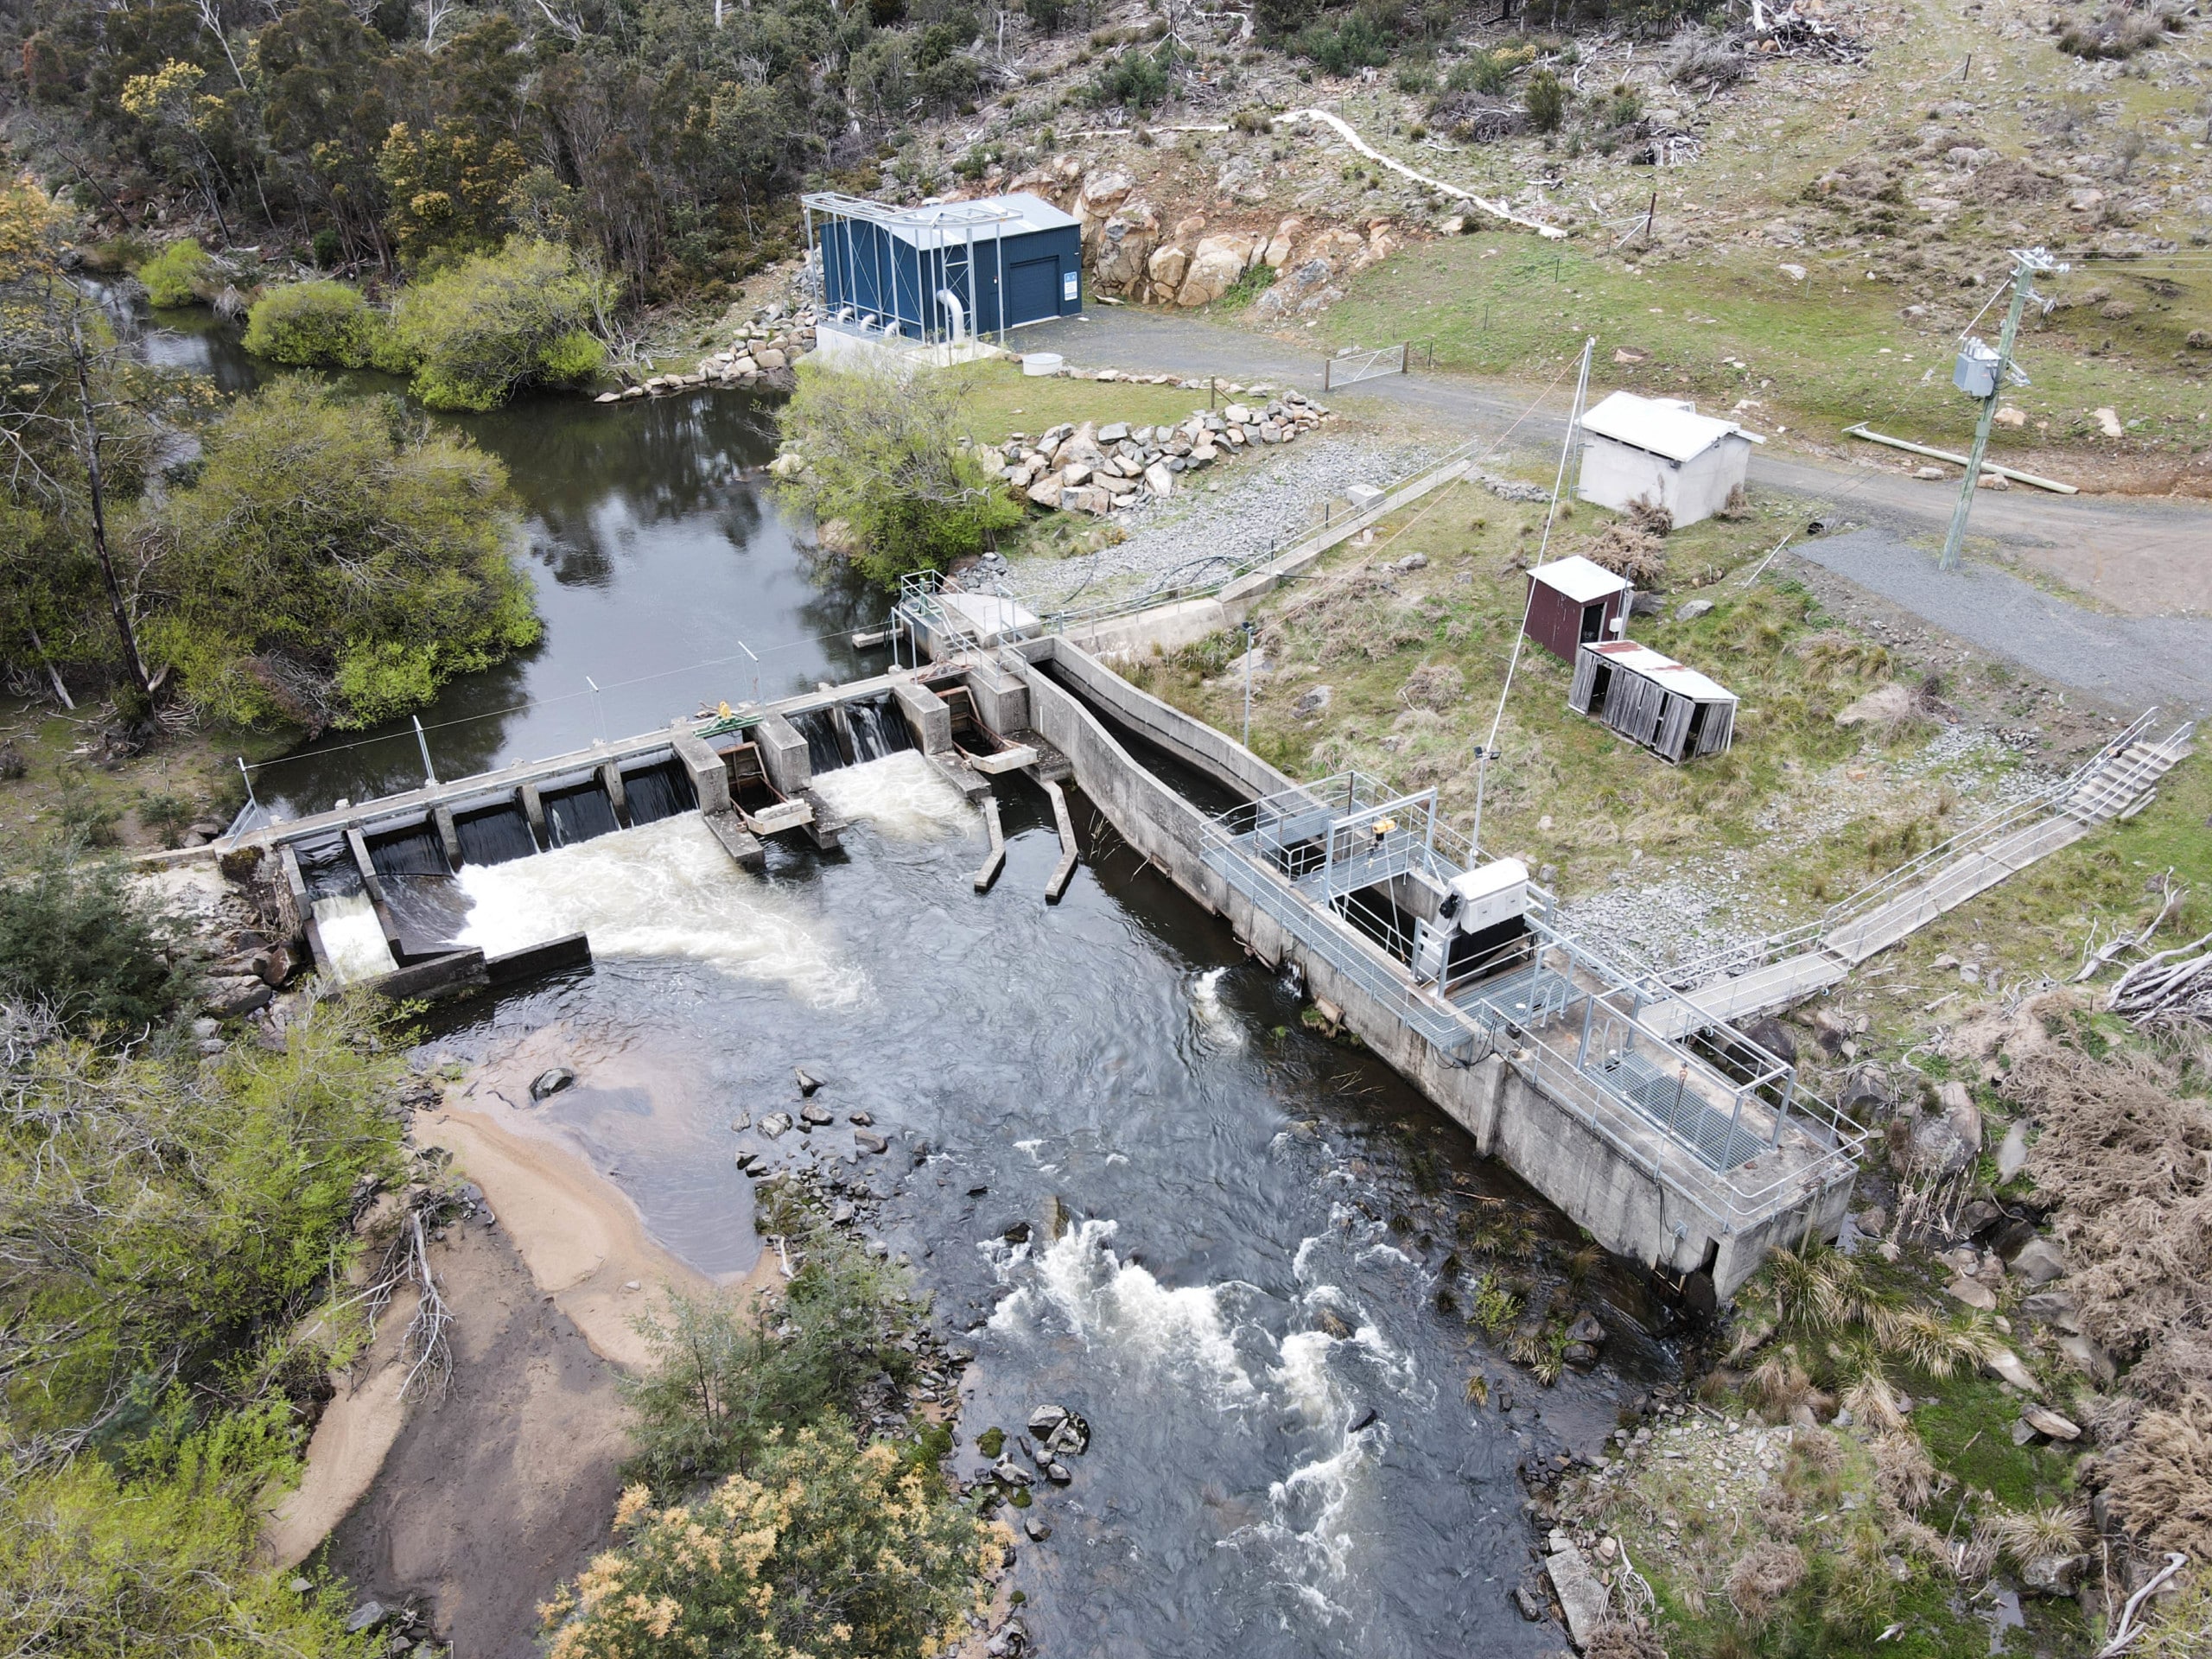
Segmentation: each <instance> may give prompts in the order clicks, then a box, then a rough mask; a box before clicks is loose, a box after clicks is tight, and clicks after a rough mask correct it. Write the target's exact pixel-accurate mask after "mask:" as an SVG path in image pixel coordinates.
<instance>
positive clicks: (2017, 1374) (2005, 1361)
mask: <svg viewBox="0 0 2212 1659" xmlns="http://www.w3.org/2000/svg"><path fill="white" fill-rule="evenodd" d="M1981 1364H1982V1369H1983V1370H1986V1371H1987V1372H1988V1373H1989V1374H1990V1375H1991V1376H1993V1377H1995V1378H1996V1379H1997V1380H1998V1381H1999V1382H2000V1383H2011V1384H2012V1386H2013V1387H2014V1388H2016V1389H2019V1391H2020V1392H2021V1393H2023V1394H2041V1393H2042V1392H2043V1390H2042V1389H2040V1388H2038V1387H2037V1386H2036V1379H2035V1373H2034V1372H2032V1371H2031V1370H2029V1369H2028V1368H2027V1366H2026V1364H2025V1363H2023V1362H2022V1360H2021V1358H2020V1357H2019V1356H2018V1354H2016V1353H2014V1352H2013V1351H2012V1350H2011V1349H2010V1348H1999V1350H1998V1351H1996V1352H1995V1353H1993V1354H1992V1355H1990V1357H1988V1358H1986V1359H1985V1360H1983V1361H1982V1362H1981Z"/></svg>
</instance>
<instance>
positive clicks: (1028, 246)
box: [800, 192, 1083, 346]
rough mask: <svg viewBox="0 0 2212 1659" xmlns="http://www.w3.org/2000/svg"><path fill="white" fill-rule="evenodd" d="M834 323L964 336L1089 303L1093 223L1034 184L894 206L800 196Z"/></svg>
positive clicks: (901, 334)
mask: <svg viewBox="0 0 2212 1659" xmlns="http://www.w3.org/2000/svg"><path fill="white" fill-rule="evenodd" d="M800 200H801V201H802V202H803V203H804V206H805V208H806V213H807V224H808V232H809V241H810V245H812V246H813V249H814V254H815V258H816V260H817V268H818V269H819V270H820V272H821V281H822V306H823V318H824V320H825V321H826V322H827V323H828V324H829V326H831V327H838V328H842V329H845V330H848V331H851V332H855V333H859V334H872V335H874V336H876V337H878V338H884V337H888V338H890V339H893V340H902V341H906V342H908V343H910V344H912V345H919V346H939V345H950V344H957V343H960V342H964V341H969V340H976V339H978V338H981V337H986V336H989V335H994V334H995V335H997V336H999V337H1000V339H1001V342H1003V340H1004V336H1005V333H1006V331H1007V329H1009V328H1019V327H1022V326H1023V325H1024V324H1025V323H1032V322H1043V321H1047V320H1049V319H1051V318H1053V317H1064V316H1072V315H1075V314H1077V312H1079V311H1081V310H1082V309H1083V232H1082V227H1081V226H1080V225H1079V224H1078V223H1077V220H1076V219H1073V218H1071V216H1070V215H1068V214H1066V213H1062V212H1061V211H1060V210H1059V209H1058V208H1057V207H1053V206H1052V204H1051V203H1050V202H1048V201H1045V200H1040V199H1039V198H1038V197H1036V196H1031V195H1010V196H986V197H984V198H982V200H976V201H947V202H937V203H931V204H930V205H927V206H925V207H886V206H884V205H883V204H882V203H880V202H874V201H867V200H862V199H861V198H860V197H857V196H846V195H839V194H835V193H834V192H823V193H819V194H813V195H809V196H804V197H802V198H800Z"/></svg>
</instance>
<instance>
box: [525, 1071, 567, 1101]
mask: <svg viewBox="0 0 2212 1659" xmlns="http://www.w3.org/2000/svg"><path fill="white" fill-rule="evenodd" d="M575 1080H576V1074H575V1072H573V1071H570V1070H569V1068H568V1067H567V1066H565V1065H556V1066H549V1067H548V1068H547V1069H546V1070H544V1071H541V1072H539V1073H538V1074H537V1076H536V1077H532V1078H531V1080H530V1097H531V1099H532V1100H543V1099H544V1098H545V1097H546V1096H548V1095H557V1094H559V1093H560V1092H561V1091H562V1090H563V1089H566V1088H568V1087H569V1085H570V1084H573V1083H575Z"/></svg>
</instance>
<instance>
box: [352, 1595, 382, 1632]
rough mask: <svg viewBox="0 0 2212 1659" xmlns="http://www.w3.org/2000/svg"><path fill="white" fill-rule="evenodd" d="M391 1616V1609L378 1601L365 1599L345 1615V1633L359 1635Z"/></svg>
mask: <svg viewBox="0 0 2212 1659" xmlns="http://www.w3.org/2000/svg"><path fill="white" fill-rule="evenodd" d="M388 1618H391V1610H390V1609H389V1608H387V1607H386V1606H385V1605H384V1603H382V1602H380V1601H365V1602H363V1603H362V1604H361V1605H359V1606H358V1607H356V1608H355V1609H354V1610H353V1611H352V1612H351V1613H348V1614H347V1615H346V1635H348V1636H359V1635H360V1634H361V1632H362V1631H364V1630H374V1629H376V1628H377V1626H378V1625H379V1624H383V1623H384V1622H385V1620H386V1619H388Z"/></svg>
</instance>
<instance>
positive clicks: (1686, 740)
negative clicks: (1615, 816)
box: [1567, 639, 1736, 763]
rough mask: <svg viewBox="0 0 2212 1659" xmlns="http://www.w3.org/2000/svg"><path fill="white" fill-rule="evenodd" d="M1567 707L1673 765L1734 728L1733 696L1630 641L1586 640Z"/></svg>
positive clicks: (1728, 736)
mask: <svg viewBox="0 0 2212 1659" xmlns="http://www.w3.org/2000/svg"><path fill="white" fill-rule="evenodd" d="M1567 706H1568V707H1569V708H1571V709H1573V710H1574V711H1575V712H1576V713H1577V714H1583V715H1591V716H1592V717H1593V718H1595V719H1598V720H1602V721H1605V724H1606V725H1608V726H1610V727H1611V728H1613V729H1614V730H1615V731H1617V732H1618V733H1619V734H1621V735H1622V736H1623V737H1625V738H1627V739H1628V740H1629V741H1630V742H1632V743H1640V744H1642V745H1643V747H1645V748H1647V749H1649V750H1650V751H1651V752H1652V753H1654V754H1656V755H1657V756H1659V757H1660V758H1661V759H1662V760H1672V761H1675V762H1677V763H1679V762H1681V761H1683V760H1688V759H1690V758H1691V757H1692V756H1693V755H1700V754H1718V753H1720V752H1721V751H1722V750H1723V749H1726V747H1728V745H1729V742H1730V741H1731V740H1732V739H1733V738H1734V736H1735V734H1736V694H1735V693H1734V692H1733V691H1731V690H1728V689H1727V688H1726V686H1723V685H1717V684H1715V683H1713V681H1711V680H1709V679H1707V677H1705V676H1704V675H1702V674H1700V673H1699V672H1698V671H1696V670H1695V669H1694V668H1685V667H1683V666H1682V664H1680V663H1678V662H1676V661H1675V659H1674V658H1671V657H1667V656H1662V655H1661V654H1660V653H1659V652H1656V651H1654V650H1652V649H1651V647H1650V646H1649V645H1637V643H1636V642H1635V641H1634V640H1633V639H1622V640H1617V641H1615V642H1614V643H1612V644H1611V645H1585V646H1583V647H1582V648H1581V650H1580V652H1578V653H1577V654H1576V657H1575V658H1574V683H1573V687H1572V688H1571V689H1570V690H1568V692H1567Z"/></svg>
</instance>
